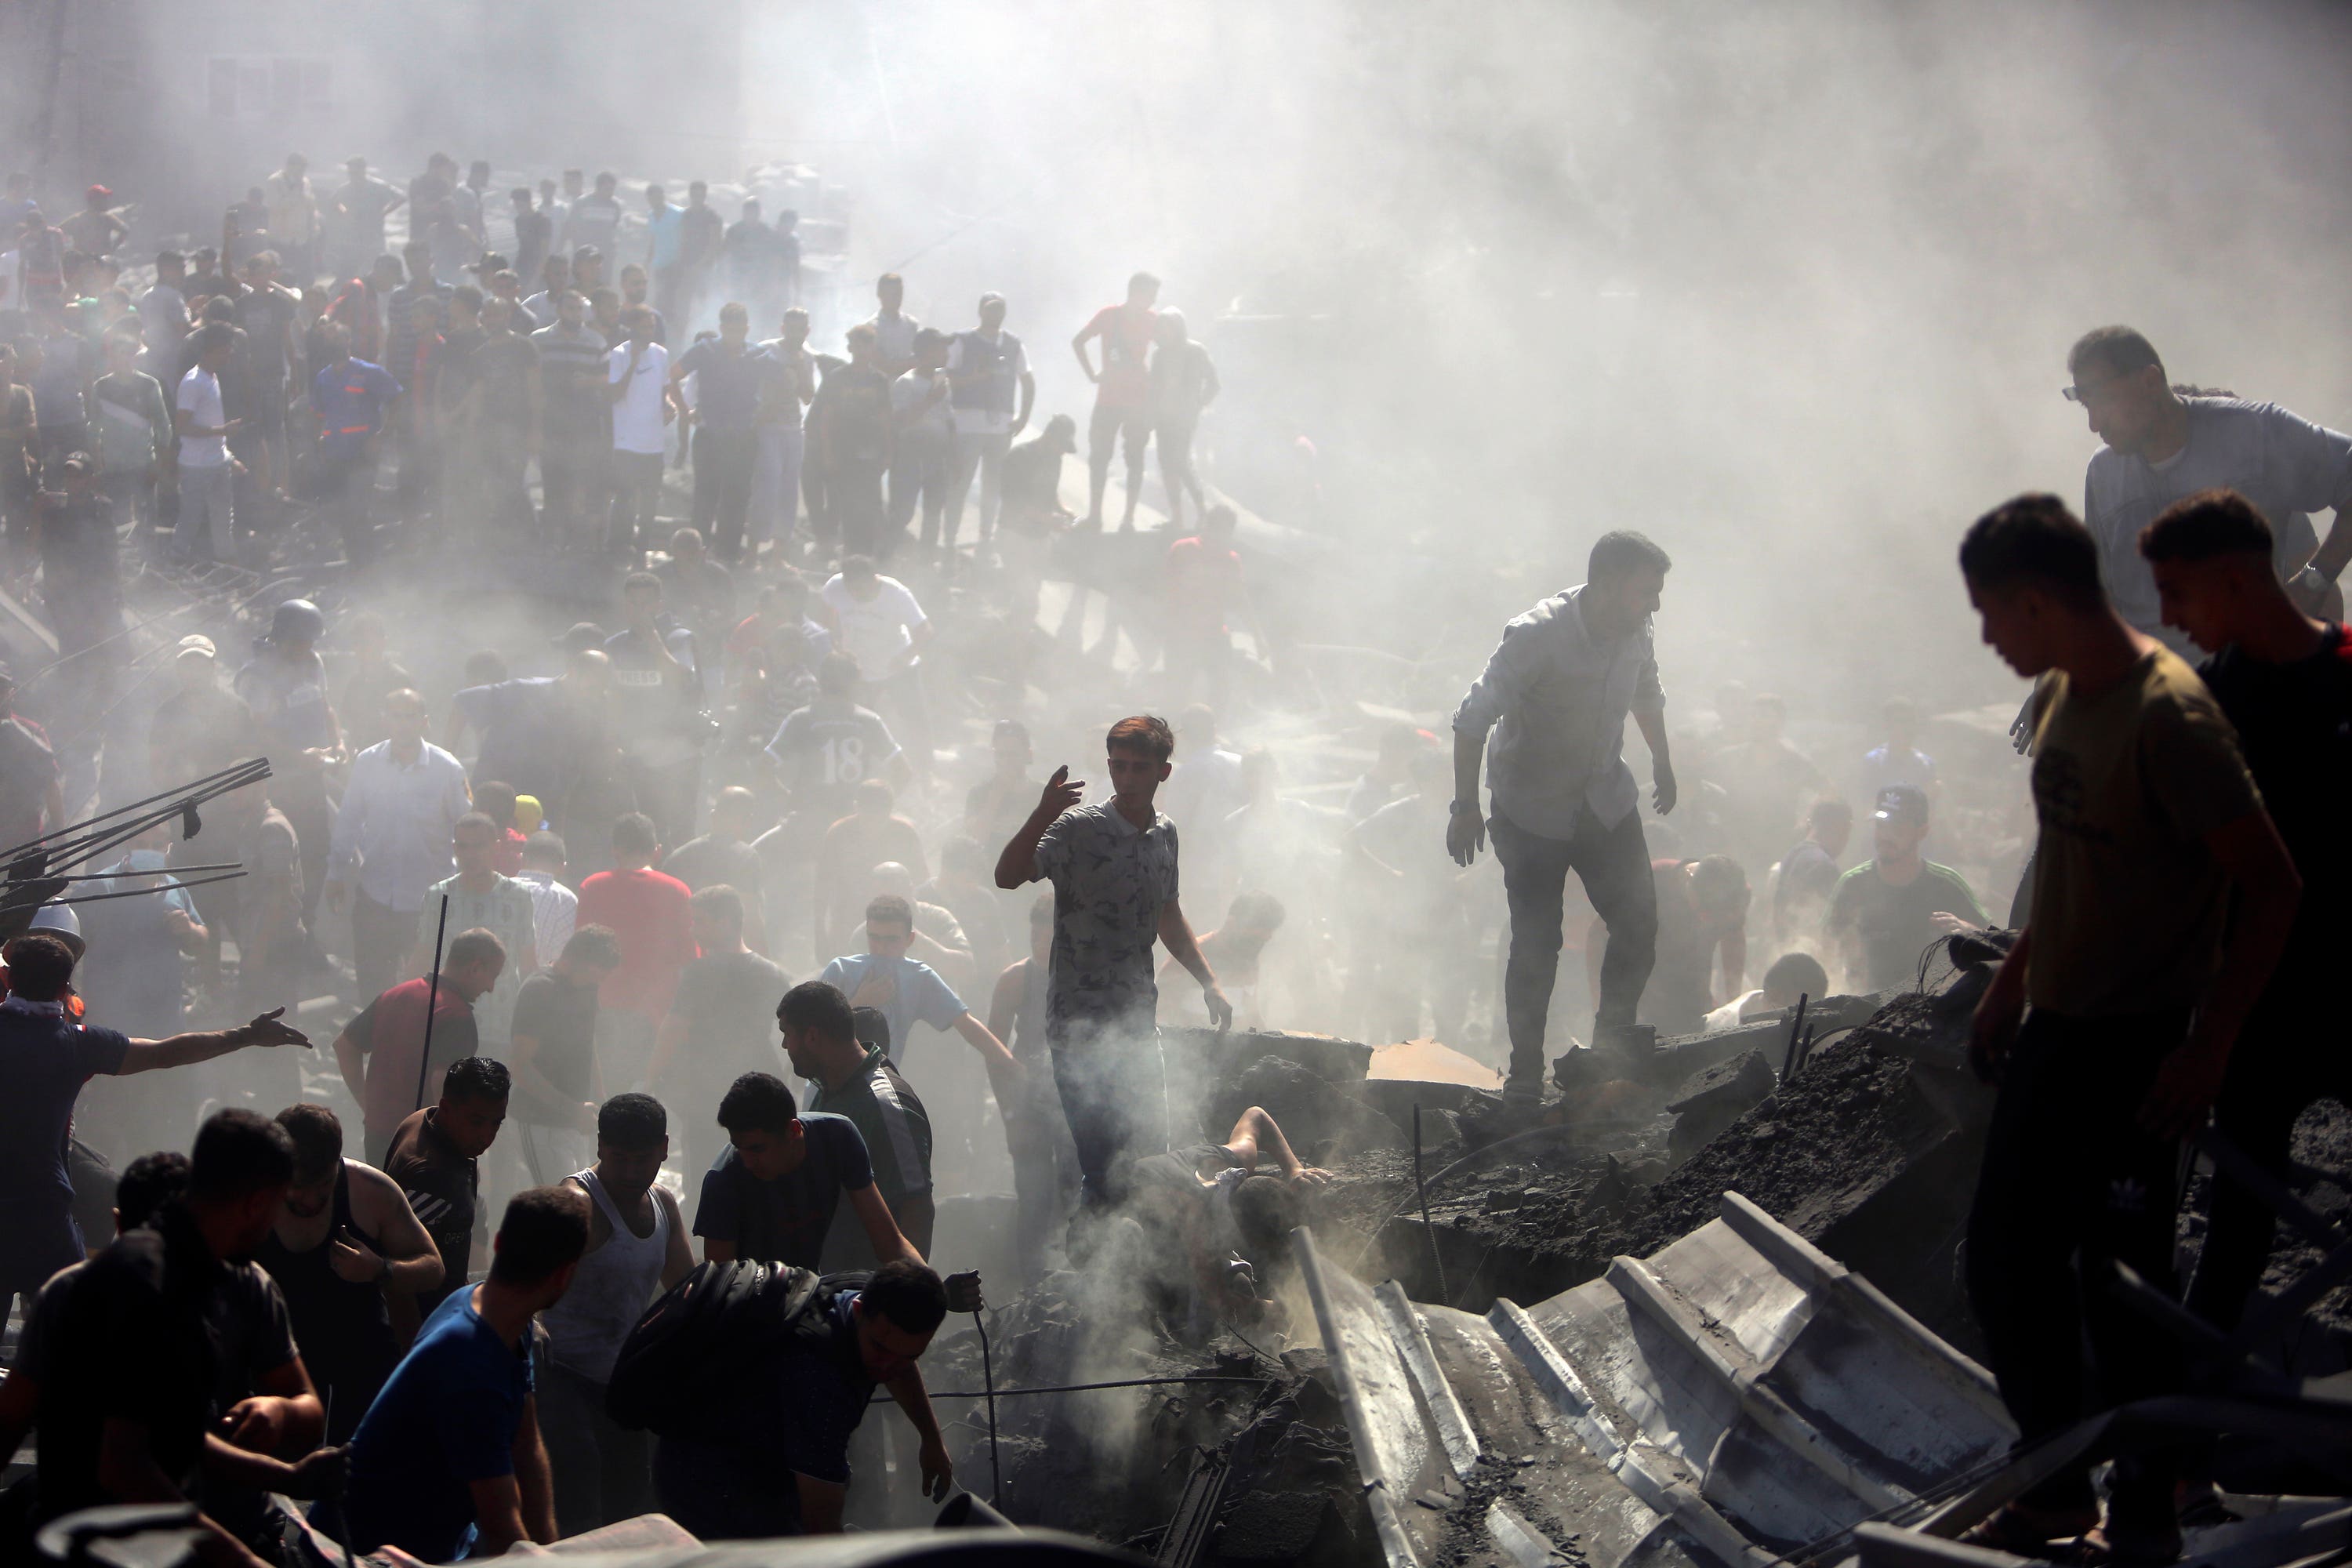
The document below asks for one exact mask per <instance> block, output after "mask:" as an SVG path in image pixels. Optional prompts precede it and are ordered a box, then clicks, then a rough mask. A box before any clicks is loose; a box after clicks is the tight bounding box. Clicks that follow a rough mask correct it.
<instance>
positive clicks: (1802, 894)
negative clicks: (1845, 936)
mask: <svg viewBox="0 0 2352 1568" xmlns="http://www.w3.org/2000/svg"><path fill="white" fill-rule="evenodd" d="M1852 836H1853V807H1852V806H1850V805H1846V803H1845V802H1843V801H1842V800H1837V799H1834V798H1832V797H1831V796H1829V795H1823V796H1822V797H1821V798H1820V799H1819V800H1816V801H1815V802H1813V804H1812V805H1810V806H1808V807H1807V808H1806V810H1805V837H1803V839H1802V840H1801V841H1800V842H1799V843H1798V845H1797V847H1795V848H1793V849H1791V850H1790V851H1789V852H1788V853H1787V854H1785V855H1783V856H1781V857H1780V870H1779V871H1778V872H1777V873H1776V874H1775V875H1774V877H1773V879H1772V930H1773V932H1774V934H1775V935H1777V936H1778V937H1779V938H1780V944H1781V945H1782V946H1783V947H1801V946H1804V945H1806V944H1808V943H1809V942H1811V941H1812V940H1813V939H1814V938H1816V937H1817V936H1818V935H1819V934H1820V931H1821V924H1822V916H1823V915H1825V914H1827V913H1829V908H1830V900H1831V899H1832V897H1833V896H1834V895H1835V894H1836V892H1837V883H1838V878H1839V877H1841V876H1843V874H1844V873H1843V872H1842V871H1840V870H1839V869H1838V858H1839V857H1840V856H1842V855H1843V854H1844V853H1845V847H1846V840H1847V839H1848V838H1850V837H1852Z"/></svg>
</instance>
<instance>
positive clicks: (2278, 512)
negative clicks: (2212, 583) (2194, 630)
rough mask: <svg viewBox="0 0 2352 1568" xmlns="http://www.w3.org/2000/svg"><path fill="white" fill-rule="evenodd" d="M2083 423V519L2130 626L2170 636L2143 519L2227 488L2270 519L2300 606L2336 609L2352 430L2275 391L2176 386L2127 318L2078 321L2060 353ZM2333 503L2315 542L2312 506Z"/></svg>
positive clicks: (2070, 397)
mask: <svg viewBox="0 0 2352 1568" xmlns="http://www.w3.org/2000/svg"><path fill="white" fill-rule="evenodd" d="M2066 369H2067V371H2068V373H2069V374H2071V375H2072V376H2073V377H2074V380H2073V383H2072V384H2070V385H2069V386H2068V387H2067V388H2066V399H2067V401H2068V402H2070V403H2074V404H2078V405H2081V406H2082V409H2083V412H2084V416H2085V417H2086V419H2087V420H2088V422H2089V424H2090V426H2091V434H2093V435H2094V436H2096V437H2099V439H2100V440H2101V441H2103V442H2105V446H2103V447H2100V449H2099V450H2098V451H2096V452H2095V453H2093V454H2092V455H2091V463H2090V468H2089V469H2088V470H2087V471H2086V472H2085V473H2084V478H2083V521H2084V523H2085V524H2086V525H2087V526H2088V527H2089V529H2090V531H2091V536H2092V538H2094V539H2095V540H2096V541H2097V542H2098V546H2099V575H2100V577H2101V579H2102V580H2103V581H2104V582H2105V584H2106V589H2107V594H2108V596H2109V597H2110V598H2111V599H2112V600H2113V601H2114V602H2115V605H2116V613H2117V614H2119V615H2121V616H2123V617H2124V619H2125V621H2126V622H2127V623H2128V624H2129V625H2130V626H2132V627H2133V628H2134V629H2135V630H2137V631H2141V632H2145V633H2147V635H2148V636H2150V637H2158V638H2159V639H2162V640H2167V641H2171V642H2173V643H2174V644H2175V651H2176V652H2179V651H2185V647H2184V646H2183V645H2181V644H2180V643H2179V634H2178V633H2177V632H2174V631H2172V630H2170V629H2168V627H2167V626H2165V623H2164V620H2163V613H2162V608H2161V606H2160V605H2158V601H2157V594H2156V584H2155V581H2154V579H2153V578H2152V577H2151V576H2150V575H2149V573H2148V566H2147V562H2146V561H2144V560H2143V559H2141V557H2140V554H2139V548H2138V546H2139V536H2140V531H2141V530H2142V529H2144V528H2146V527H2147V525H2148V523H2149V522H2150V521H2153V520H2154V518H2155V517H2156V515H2157V514H2158V512H2160V511H2162V510H2164V509H2165V508H2166V507H2168V506H2169V505H2170V504H2172V503H2173V502H2174V501H2177V500H2181V499H2183V498H2184V497H2187V496H2191V495H2194V494H2196V493H2197V492H2198V491H2200V490H2205V489H2216V488H2220V489H2234V490H2236V491H2238V492H2239V493H2240V494H2241V495H2242V496H2244V497H2245V498H2246V500H2248V501H2249V502H2250V503H2252V506H2253V508H2254V510H2256V511H2258V512H2260V513H2261V514H2262V515H2263V518H2264V520H2265V521H2268V522H2269V523H2270V526H2271V533H2272V547H2271V563H2272V564H2273V566H2274V567H2275V568H2276V569H2277V571H2278V574H2279V575H2280V576H2281V577H2282V578H2284V579H2285V580H2286V581H2287V584H2288V587H2289V589H2290V591H2291V592H2292V593H2293V595H2294V600H2295V603H2296V605H2298V606H2299V607H2300V608H2302V609H2303V611H2304V612H2305V614H2310V613H2313V612H2315V611H2317V610H2319V609H2320V608H2322V606H2323V605H2324V604H2325V605H2329V606H2330V607H2331V608H2332V613H2336V614H2340V613H2341V612H2342V608H2343V595H2342V594H2341V593H2340V592H2337V591H2336V578H2337V577H2338V576H2340V575H2341V574H2343V571H2344V567H2345V564H2346V563H2347V562H2352V436H2347V435H2345V434H2343V433H2342V432H2341V431H2336V430H2330V429H2326V428H2325V427H2323V426H2317V425H2314V424H2312V423H2311V422H2310V421H2309V420H2307V419H2304V418H2302V417H2300V416H2296V415H2294V414H2292V413H2290V412H2288V411H2287V410H2286V409H2284V408H2282V407H2280V406H2279V405H2277V404H2275V403H2252V402H2248V401H2246V400H2244V399H2242V398H2240V397H2238V396H2237V395H2234V394H2232V393H2226V392H2221V393H2210V394H2209V393H2205V392H2202V391H2200V390H2199V389H2197V388H2195V387H2178V388H2177V387H2175V386H2174V385H2173V384H2172V383H2171V382H2170V381H2169V380H2168V378H2167V377H2166V375H2165V370H2164V362H2163V361H2162V360H2161V359H2160V358H2158V355H2157V352H2156V348H2155V346H2154V345H2153V344H2151V343H2150V342H2148V341H2147V338H2145V337H2143V336H2141V335H2140V334H2139V333H2138V332H2137V331H2133V330H2132V329H2131V328H2129V327H2100V328H2097V329H2095V330H2094V331H2089V332H2085V333H2084V335H2083V336H2082V337H2081V338H2080V339H2079V340H2077V341H2076V342H2075V344H2074V348H2073V349H2072V350H2071V351H2069V352H2068V353H2067V355H2066ZM2323 508H2332V509H2333V510H2335V513H2336V521H2334V523H2333V524H2332V525H2331V526H2330V527H2329V528H2328V531H2327V538H2326V540H2325V541H2324V542H2322V541H2321V540H2319V538H2318V536H2317V534H2316V532H2315V530H2314V529H2313V527H2312V523H2311V516H2310V514H2311V513H2313V512H2315V511H2318V510H2322V509H2323Z"/></svg>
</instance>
